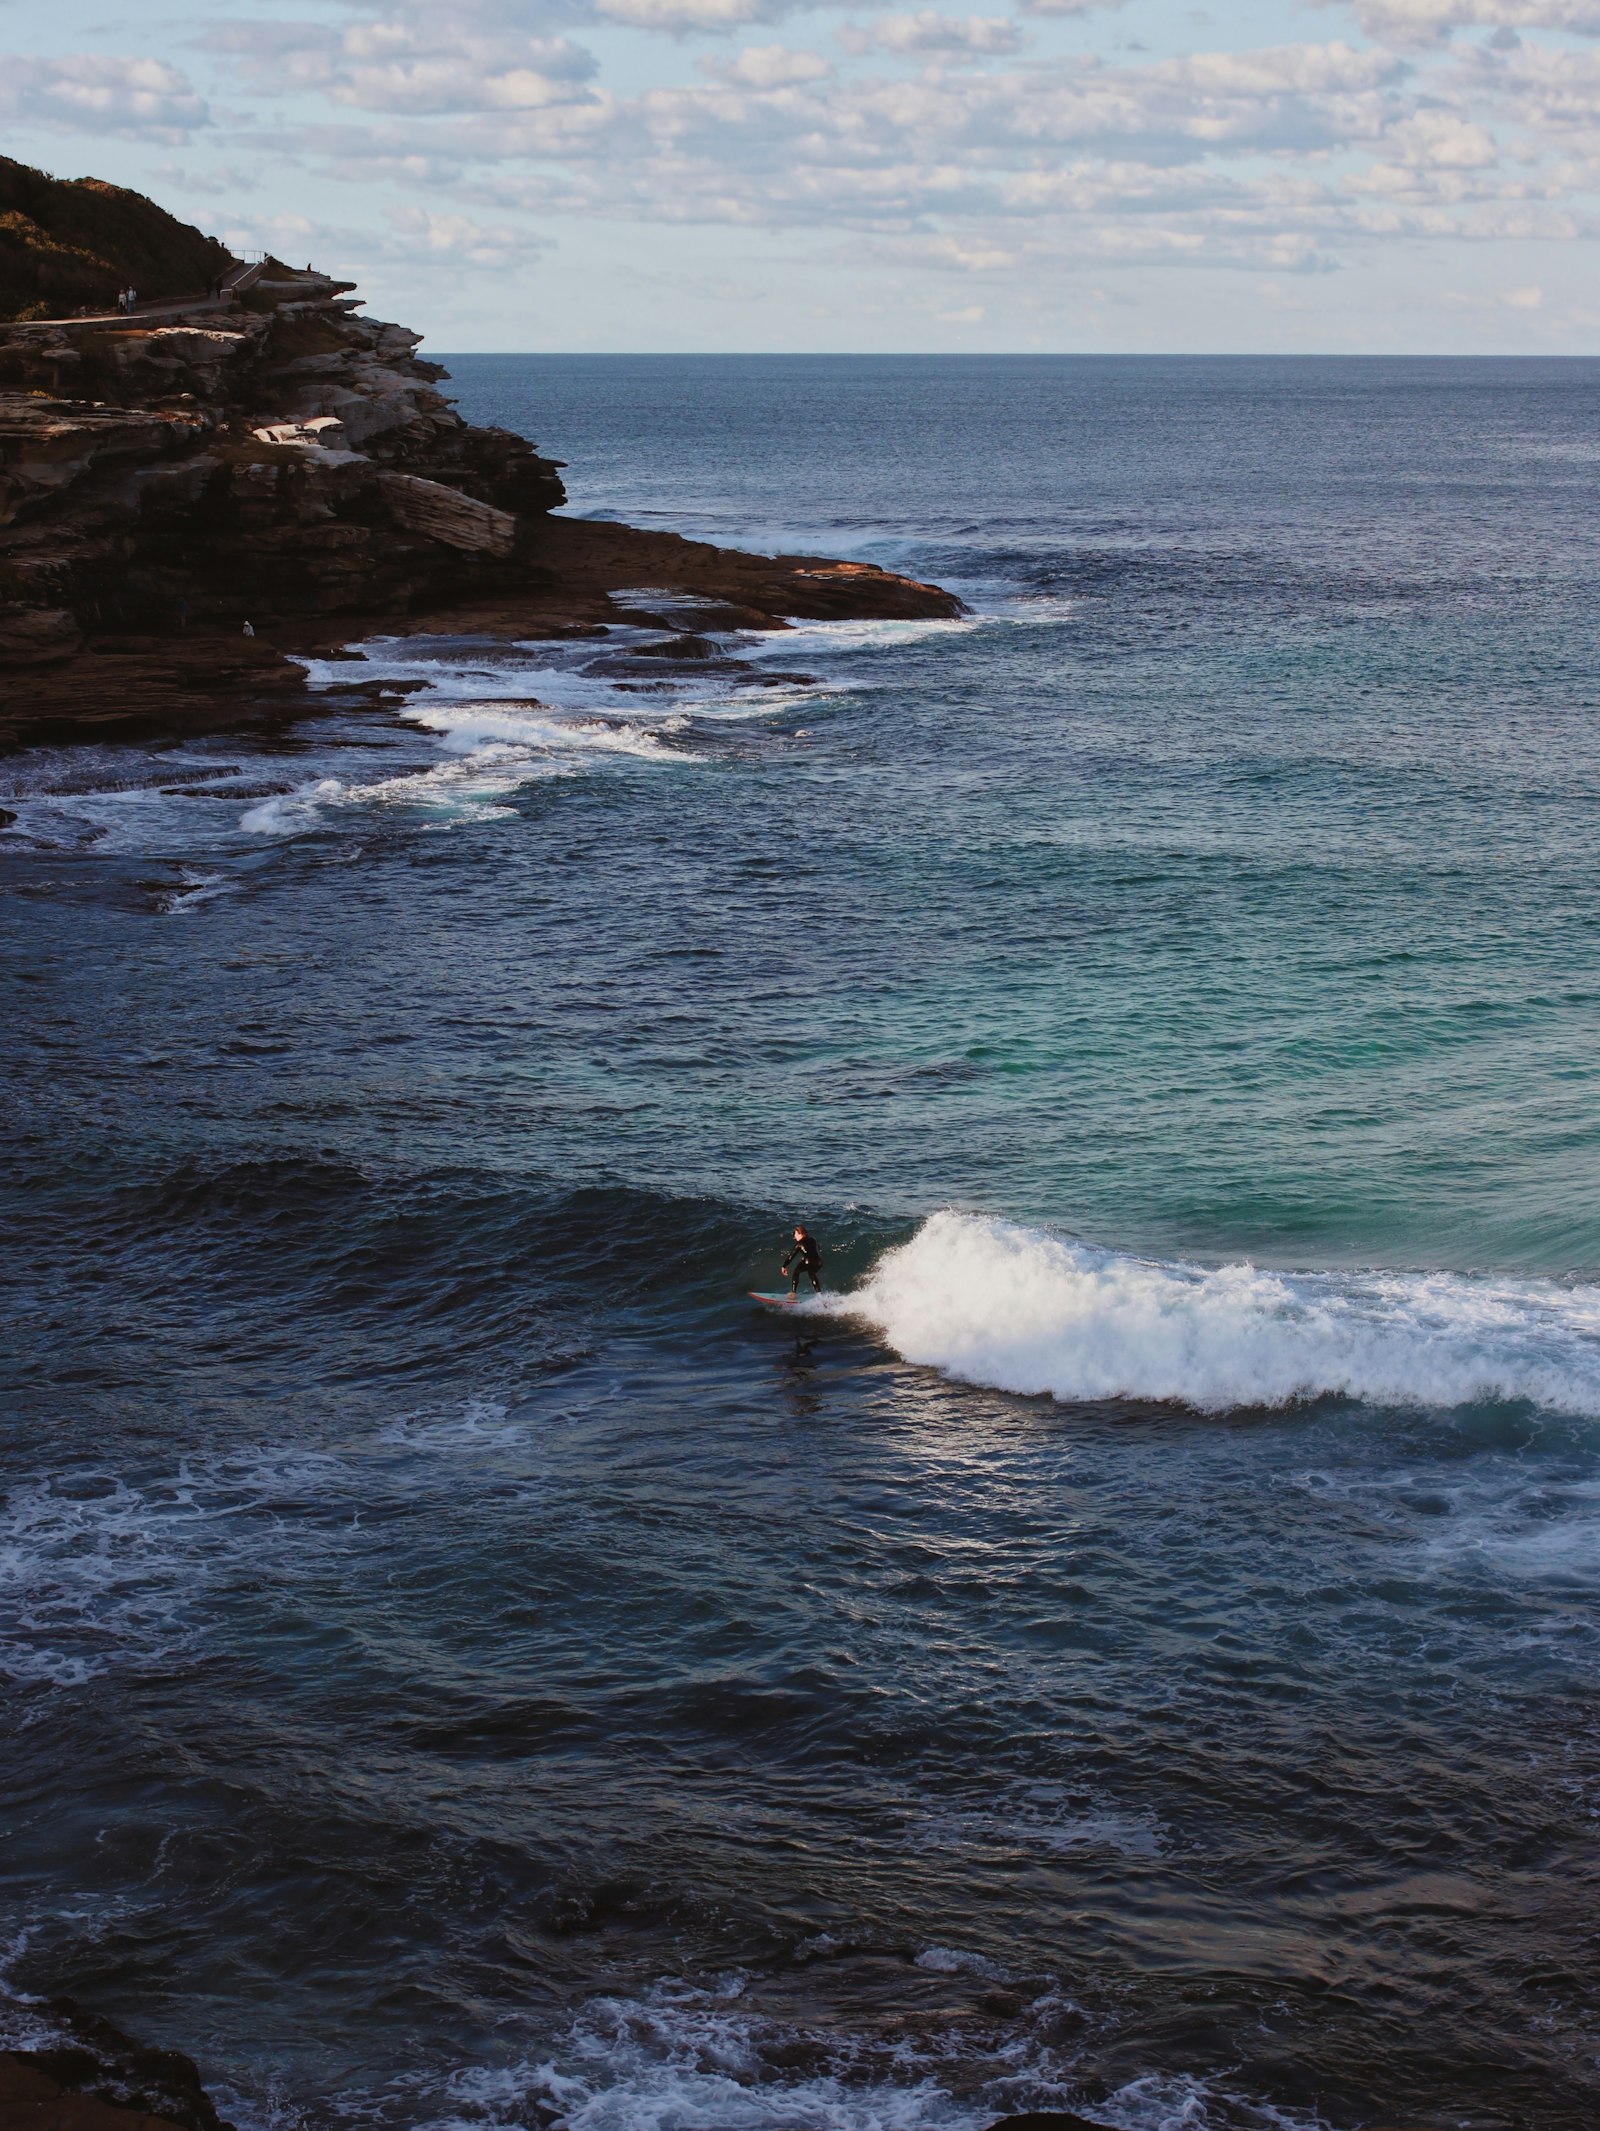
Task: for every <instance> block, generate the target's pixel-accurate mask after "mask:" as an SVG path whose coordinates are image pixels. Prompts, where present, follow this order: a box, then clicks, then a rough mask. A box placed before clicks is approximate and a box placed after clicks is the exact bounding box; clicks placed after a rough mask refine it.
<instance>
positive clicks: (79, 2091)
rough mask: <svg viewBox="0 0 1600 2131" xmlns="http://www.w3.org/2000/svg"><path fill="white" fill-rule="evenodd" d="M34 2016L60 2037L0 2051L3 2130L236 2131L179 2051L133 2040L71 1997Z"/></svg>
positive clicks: (61, 1999)
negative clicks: (27, 2046)
mask: <svg viewBox="0 0 1600 2131" xmlns="http://www.w3.org/2000/svg"><path fill="white" fill-rule="evenodd" d="M30 2011H36V2012H37V2015H38V2017H39V2024H40V2025H41V2026H45V2027H47V2028H49V2029H52V2030H54V2032H53V2034H50V2035H48V2036H47V2037H46V2038H45V2039H43V2040H41V2042H40V2043H39V2044H38V2045H36V2046H34V2047H31V2048H28V2049H14V2050H7V2051H0V2126H3V2127H4V2131H171V2127H173V2126H176V2127H177V2131H232V2126H231V2125H229V2124H227V2123H225V2122H224V2120H223V2118H222V2117H221V2116H219V2115H218V2113H217V2109H216V2106H215V2104H214V2103H213V2102H212V2100H211V2097H210V2096H209V2095H208V2094H207V2093H206V2091H205V2088H204V2087H203V2086H202V2085H201V2083H200V2074H199V2070H198V2069H197V2067H196V2066H195V2064H194V2062H193V2060H192V2059H190V2058H188V2057H185V2056H183V2055H182V2053H181V2052H180V2051H177V2050H162V2049H152V2048H149V2047H148V2046H147V2045H145V2044H143V2043H138V2042H134V2041H133V2040H131V2039H130V2037H128V2036H127V2035H125V2034H123V2033H122V2031H121V2029H120V2028H116V2027H113V2026H112V2025H111V2022H110V2021H109V2020H102V2019H101V2018H100V2017H99V2016H98V2015H97V2014H94V2013H90V2012H87V2011H85V2009H84V2008H83V2007H82V2006H80V2005H77V2004H75V2003H74V2002H73V2000H72V1999H70V1998H55V1999H52V2000H51V2001H50V2002H49V2003H48V2005H45V2006H41V2007H38V2008H36V2009H35V2008H30Z"/></svg>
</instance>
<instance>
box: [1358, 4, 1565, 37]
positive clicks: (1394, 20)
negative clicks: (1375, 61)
mask: <svg viewBox="0 0 1600 2131" xmlns="http://www.w3.org/2000/svg"><path fill="white" fill-rule="evenodd" d="M1318 4H1319V5H1320V6H1323V7H1342V6H1344V5H1346V4H1349V5H1351V6H1353V8H1354V12H1355V17H1356V20H1357V21H1358V22H1359V23H1360V25H1361V27H1362V29H1363V30H1365V32H1366V33H1367V35H1368V36H1369V37H1375V38H1378V39H1380V40H1381V41H1382V42H1383V43H1385V44H1393V45H1430V44H1438V43H1441V42H1442V41H1443V40H1444V39H1445V38H1447V37H1449V36H1450V35H1451V33H1452V32H1453V31H1455V30H1462V29H1501V30H1511V31H1516V30H1565V31H1567V32H1569V33H1570V34H1573V35H1576V36H1580V37H1600V0H1318Z"/></svg>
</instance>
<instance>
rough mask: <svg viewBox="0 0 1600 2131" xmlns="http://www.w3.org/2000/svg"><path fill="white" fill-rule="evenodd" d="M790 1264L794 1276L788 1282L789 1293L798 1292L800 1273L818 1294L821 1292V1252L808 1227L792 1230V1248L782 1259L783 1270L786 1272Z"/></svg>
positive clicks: (796, 1293) (794, 1293) (795, 1293)
mask: <svg viewBox="0 0 1600 2131" xmlns="http://www.w3.org/2000/svg"><path fill="white" fill-rule="evenodd" d="M791 1266H793V1268H794V1277H793V1278H792V1279H791V1280H790V1282H789V1293H790V1294H791V1295H798V1294H799V1292H800V1278H801V1275H802V1274H804V1275H805V1277H806V1278H807V1279H808V1280H809V1281H810V1282H811V1285H812V1286H813V1287H814V1288H815V1289H816V1291H817V1293H818V1294H819V1295H820V1294H821V1293H822V1279H821V1274H822V1253H821V1251H819V1250H818V1248H817V1240H816V1238H815V1236H813V1235H812V1233H811V1231H810V1229H809V1228H805V1227H800V1228H797V1229H796V1230H795V1232H794V1249H793V1250H792V1251H790V1252H789V1254H788V1256H787V1257H786V1258H785V1259H784V1261H783V1269H784V1271H785V1272H788V1271H789V1268H790V1267H791Z"/></svg>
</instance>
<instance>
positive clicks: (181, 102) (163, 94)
mask: <svg viewBox="0 0 1600 2131" xmlns="http://www.w3.org/2000/svg"><path fill="white" fill-rule="evenodd" d="M0 114H3V115H4V116H5V117H7V118H9V119H12V120H14V121H16V122H17V123H19V124H24V125H27V124H32V125H45V126H49V127H51V128H53V129H55V130H57V131H61V132H73V133H76V132H83V133H87V134H90V135H94V134H102V133H116V134H123V135H127V136H131V137H134V138H141V139H146V140H157V141H170V142H179V141H185V140H187V139H188V138H189V136H190V134H191V133H193V132H195V131H197V130H198V129H199V128H201V127H205V126H209V125H210V123H211V116H210V113H209V111H208V110H207V108H206V104H205V100H204V98H203V97H201V96H200V95H199V94H198V93H197V91H196V90H195V89H194V87H193V86H192V84H191V83H190V81H189V79H188V77H187V75H184V74H181V73H180V72H179V71H178V69H177V68H176V67H171V66H167V65H166V64H165V63H164V62H163V61H161V60H159V59H134V58H120V57H114V56H111V55H109V54H99V53H69V54H66V55H64V56H63V57H61V58H59V59H38V58H34V57H32V56H30V55H25V54H20V53H9V54H0Z"/></svg>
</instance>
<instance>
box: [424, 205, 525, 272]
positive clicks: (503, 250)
mask: <svg viewBox="0 0 1600 2131" xmlns="http://www.w3.org/2000/svg"><path fill="white" fill-rule="evenodd" d="M389 220H390V223H391V225H392V226H393V228H394V230H395V233H396V235H397V237H398V238H399V239H400V240H401V242H400V245H399V246H398V247H391V249H398V251H399V252H400V254H401V256H404V257H408V258H409V257H410V256H412V254H413V253H414V251H415V249H416V247H417V246H418V245H420V246H421V247H422V248H423V250H425V251H427V252H430V253H432V254H434V255H435V256H436V257H437V256H439V255H443V256H445V257H447V258H452V259H456V260H464V261H466V262H467V263H469V264H470V265H472V266H486V267H504V266H511V265H514V264H516V263H517V262H518V261H521V260H526V259H529V258H532V257H534V256H535V255H537V254H538V253H540V252H545V251H549V250H550V248H551V245H550V239H549V238H548V237H539V236H533V235H531V234H529V232H527V231H526V230H516V229H511V228H507V227H505V226H504V225H501V226H497V227H490V228H485V227H484V225H483V224H482V223H479V222H475V221H474V220H473V219H472V217H471V216H470V215H461V214H435V213H433V212H432V211H430V210H429V209H427V208H421V207H400V208H393V209H391V210H390V215H389Z"/></svg>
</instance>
